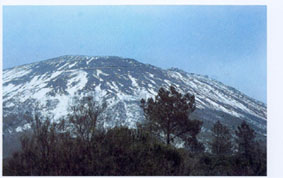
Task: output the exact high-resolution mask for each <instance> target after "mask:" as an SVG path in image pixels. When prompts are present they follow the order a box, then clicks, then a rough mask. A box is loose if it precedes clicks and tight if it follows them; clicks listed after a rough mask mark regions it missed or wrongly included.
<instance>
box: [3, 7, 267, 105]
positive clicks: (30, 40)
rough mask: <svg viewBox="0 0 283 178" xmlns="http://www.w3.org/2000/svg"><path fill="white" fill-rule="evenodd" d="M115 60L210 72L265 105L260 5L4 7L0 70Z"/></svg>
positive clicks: (263, 17) (263, 10)
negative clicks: (82, 59) (90, 58)
mask: <svg viewBox="0 0 283 178" xmlns="http://www.w3.org/2000/svg"><path fill="white" fill-rule="evenodd" d="M67 54H71V55H76V54H78V55H94V56H97V55H103V56H108V55H114V56H121V57H129V58H134V59H136V60H138V61H140V62H143V63H149V64H152V65H156V66H158V67H162V68H164V69H166V68H170V67H177V68H180V69H183V70H185V71H187V72H192V73H198V74H204V75H208V76H210V77H211V78H214V79H216V80H219V81H221V82H223V83H224V84H227V85H230V86H232V87H235V88H236V89H238V90H240V91H242V92H244V93H245V94H247V95H248V96H251V97H253V98H256V99H258V100H260V101H263V102H265V103H266V88H267V87H266V7H265V6H4V7H3V68H4V69H5V68H10V67H13V66H16V65H21V64H26V63H31V62H35V61H39V60H44V59H48V58H53V57H57V56H61V55H67Z"/></svg>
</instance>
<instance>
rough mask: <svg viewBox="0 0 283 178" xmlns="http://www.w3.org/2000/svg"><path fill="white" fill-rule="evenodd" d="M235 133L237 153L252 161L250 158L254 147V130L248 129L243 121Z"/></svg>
mask: <svg viewBox="0 0 283 178" xmlns="http://www.w3.org/2000/svg"><path fill="white" fill-rule="evenodd" d="M235 133H236V136H237V137H236V143H237V149H238V153H239V154H240V155H242V156H244V157H245V158H247V159H252V158H251V156H252V153H253V152H254V150H255V145H256V141H255V137H256V136H255V132H254V130H253V129H252V128H250V126H249V125H248V124H247V123H246V121H243V122H242V124H241V125H240V126H238V128H237V130H236V132H235Z"/></svg>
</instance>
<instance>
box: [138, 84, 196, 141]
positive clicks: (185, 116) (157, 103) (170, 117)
mask: <svg viewBox="0 0 283 178" xmlns="http://www.w3.org/2000/svg"><path fill="white" fill-rule="evenodd" d="M141 107H142V108H143V110H144V114H145V118H146V121H147V123H149V127H150V129H151V130H152V131H153V132H157V133H158V134H159V135H160V134H161V135H165V140H166V143H167V144H168V145H169V144H170V143H171V142H172V141H174V139H175V138H177V137H180V138H181V137H183V136H184V135H187V134H190V135H197V134H198V133H199V131H200V126H201V125H202V122H200V121H196V120H194V121H193V120H190V119H189V116H190V114H191V113H192V112H193V111H194V110H195V108H196V104H195V97H194V95H191V94H189V93H187V94H185V95H182V94H181V93H179V92H178V91H177V90H176V89H175V87H173V86H171V87H170V90H169V91H167V90H165V89H164V88H160V90H159V91H158V94H157V95H156V96H155V99H153V98H149V99H148V100H147V101H145V100H144V99H142V100H141Z"/></svg>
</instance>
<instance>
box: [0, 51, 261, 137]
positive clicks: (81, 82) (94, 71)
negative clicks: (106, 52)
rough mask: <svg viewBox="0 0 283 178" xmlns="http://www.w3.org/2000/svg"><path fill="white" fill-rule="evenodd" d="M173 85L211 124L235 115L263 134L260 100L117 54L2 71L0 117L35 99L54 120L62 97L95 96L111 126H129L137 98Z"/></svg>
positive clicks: (137, 116) (137, 112) (135, 117)
mask: <svg viewBox="0 0 283 178" xmlns="http://www.w3.org/2000/svg"><path fill="white" fill-rule="evenodd" d="M117 59H119V60H117ZM172 84H173V85H174V86H176V87H177V88H178V90H180V91H182V92H183V93H186V92H189V93H192V94H194V95H195V96H196V102H197V108H198V110H197V111H196V113H197V114H196V115H197V116H196V117H198V118H202V119H203V120H206V121H209V122H211V123H214V122H215V121H216V120H222V121H223V120H224V119H223V118H222V117H228V118H229V119H227V120H226V122H228V121H229V122H234V120H237V119H236V118H238V120H239V121H240V120H247V121H248V123H250V124H252V125H253V127H255V128H258V129H257V131H258V130H261V131H258V132H259V133H261V134H263V135H266V134H265V133H266V105H265V104H264V103H263V102H261V101H257V100H255V99H253V98H251V97H249V96H247V95H245V94H244V93H242V92H240V91H238V90H237V89H235V88H233V87H230V86H226V85H224V84H223V83H221V82H219V81H217V80H214V79H212V78H209V77H207V76H203V75H200V74H193V73H188V72H185V71H183V70H180V69H177V68H171V69H162V68H159V67H156V66H153V65H150V64H143V63H141V62H139V61H137V60H135V59H131V58H121V57H118V56H104V57H101V56H85V55H75V56H73V55H64V56H59V57H56V58H51V59H47V60H43V61H39V62H35V63H30V64H26V65H21V66H17V67H13V68H9V69H4V70H3V116H4V117H6V118H7V117H9V115H11V114H13V113H15V112H20V108H25V107H27V106H29V105H31V103H33V102H34V101H37V100H38V98H42V99H41V101H39V102H40V103H41V104H42V106H43V111H45V112H46V113H48V112H51V113H53V114H54V117H55V118H59V117H63V116H64V114H66V112H67V110H66V107H68V102H67V103H66V100H67V101H70V100H71V97H74V96H79V97H80V96H82V95H86V94H95V95H97V99H99V98H100V99H101V98H104V99H105V100H106V101H107V102H108V103H109V107H112V108H113V110H114V111H115V112H116V113H115V114H116V115H115V114H114V117H116V119H113V120H112V122H111V123H110V125H111V124H114V123H115V122H121V123H120V124H122V125H123V124H124V125H130V126H133V125H134V123H135V122H137V121H140V120H142V117H143V116H142V111H141V108H140V107H139V105H138V104H139V100H140V99H141V98H148V97H154V96H155V95H156V93H157V91H158V89H159V88H160V87H165V88H168V87H169V86H170V85H172ZM16 106H18V109H16ZM28 109H30V108H28V107H27V108H26V110H28ZM130 110H131V111H132V113H130V112H129V111H130ZM63 111H64V112H65V113H64V112H63ZM218 112H219V113H218ZM58 113H59V114H58ZM117 113H118V114H117ZM125 113H126V114H125ZM215 113H218V114H215ZM221 115H223V116H221ZM210 117H211V118H210ZM230 117H231V118H234V119H231V118H230ZM117 118H118V119H117ZM119 118H120V120H122V121H119ZM129 118H130V119H129ZM239 118H240V119H239ZM250 118H251V119H250ZM17 120H20V119H17ZM5 121H6V122H7V119H4V126H5V128H4V130H5V129H6V130H5V131H6V132H7V129H8V128H9V127H10V126H11V124H10V126H8V125H7V124H5ZM224 121H225V120H224ZM239 121H237V123H239ZM229 122H228V123H229ZM19 123H20V124H19ZM19 123H18V125H22V126H16V125H17V124H14V126H12V127H10V129H11V130H14V131H15V130H16V129H17V128H19V127H23V124H24V123H21V122H19ZM226 124H227V123H226ZM233 125H235V124H233ZM8 130H9V129H8ZM18 130H20V129H18ZM14 131H11V132H14Z"/></svg>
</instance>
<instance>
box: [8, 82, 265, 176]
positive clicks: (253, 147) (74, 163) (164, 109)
mask: <svg viewBox="0 0 283 178" xmlns="http://www.w3.org/2000/svg"><path fill="white" fill-rule="evenodd" d="M105 108H106V104H102V105H98V104H97V103H96V102H94V100H93V98H92V97H84V98H83V99H80V100H78V101H77V102H76V104H75V105H73V106H71V107H70V112H69V115H68V116H67V119H62V120H61V121H60V122H51V119H50V118H47V117H43V116H41V115H40V114H36V115H35V116H34V117H31V118H30V120H29V121H28V122H29V123H30V126H31V129H30V130H28V131H26V132H25V133H24V134H23V136H22V138H21V151H18V152H15V153H14V154H13V156H12V157H11V158H7V159H4V161H3V163H4V164H3V172H4V175H12V176H15V175H18V176H19V175H20V176H40V175H41V176H42V175H44V176H59V175H60V176H80V175H84V176H94V175H97V176H99V175H100V176H102V175H107V176H119V175H120V176H123V175H127V176H134V175H144V176H150V175H156V176H165V175H175V176H177V175H186V176H190V175H193V176H203V175H209V176H212V175H213V176H217V175H218V176H225V175H233V176H242V175H254V176H255V175H260V176H264V175H266V149H265V148H264V147H263V146H261V145H260V143H259V142H258V141H257V140H256V133H255V131H254V130H253V129H252V128H251V127H250V126H249V125H248V124H247V123H246V122H245V121H243V122H242V123H241V124H240V125H239V126H238V127H237V129H236V130H235V131H231V130H229V129H228V128H227V127H226V126H225V125H223V124H222V123H221V122H220V121H217V122H216V123H215V124H214V126H213V127H212V129H211V137H209V138H206V139H207V140H209V141H208V145H209V146H208V147H206V146H204V143H203V141H202V140H200V139H199V138H198V135H199V133H200V132H201V128H202V124H203V122H202V121H199V120H194V119H192V118H191V117H190V116H191V113H192V112H194V110H195V109H196V103H195V97H194V95H191V94H185V95H183V94H181V93H180V92H178V91H177V90H176V89H175V88H174V87H173V86H171V87H170V88H169V90H166V89H164V88H161V89H160V90H159V91H158V94H157V95H156V96H155V98H149V99H147V100H146V99H142V100H141V108H142V109H143V111H144V115H145V120H144V122H142V123H137V126H136V128H128V127H126V126H115V127H113V128H108V129H105V128H104V127H103V123H104V122H106V120H107V116H105ZM233 132H234V134H233ZM233 135H234V137H233ZM178 144H179V145H182V146H179V147H178V146H176V145H178Z"/></svg>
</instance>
